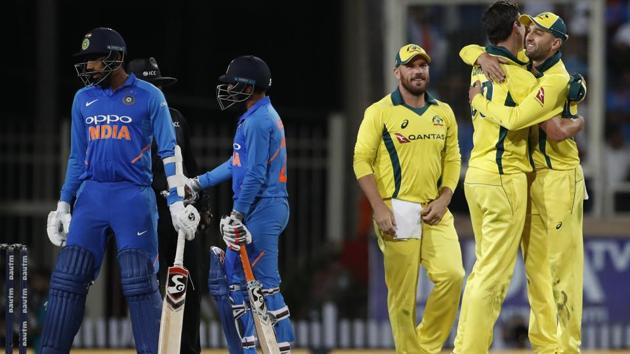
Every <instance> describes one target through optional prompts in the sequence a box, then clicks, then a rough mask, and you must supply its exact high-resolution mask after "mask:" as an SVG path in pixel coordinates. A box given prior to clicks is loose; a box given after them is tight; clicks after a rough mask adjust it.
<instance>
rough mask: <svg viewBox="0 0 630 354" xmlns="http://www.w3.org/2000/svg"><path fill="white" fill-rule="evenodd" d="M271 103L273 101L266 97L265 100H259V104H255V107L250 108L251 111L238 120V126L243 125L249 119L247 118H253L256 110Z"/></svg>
mask: <svg viewBox="0 0 630 354" xmlns="http://www.w3.org/2000/svg"><path fill="white" fill-rule="evenodd" d="M269 103H271V100H270V99H269V96H265V97H263V98H261V99H260V100H258V102H256V103H254V105H253V106H251V107H249V109H248V110H247V112H245V113H243V115H242V116H241V117H240V118H239V119H238V124H241V123H242V122H243V121H244V120H245V119H247V117H249V116H251V115H252V114H254V112H256V110H258V108H260V107H262V106H264V105H266V104H269Z"/></svg>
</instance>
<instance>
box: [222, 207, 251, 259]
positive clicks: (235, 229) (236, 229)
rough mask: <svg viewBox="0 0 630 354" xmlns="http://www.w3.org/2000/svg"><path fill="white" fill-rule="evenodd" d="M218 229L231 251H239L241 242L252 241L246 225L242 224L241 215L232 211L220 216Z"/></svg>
mask: <svg viewBox="0 0 630 354" xmlns="http://www.w3.org/2000/svg"><path fill="white" fill-rule="evenodd" d="M219 231H221V236H222V237H223V241H224V242H225V244H226V245H227V246H228V247H229V248H230V249H231V250H233V251H237V252H238V251H239V250H240V249H241V243H243V242H244V243H247V244H249V243H252V234H251V232H249V229H247V226H245V224H243V220H242V216H239V215H238V214H237V213H235V212H232V213H231V214H230V215H225V216H223V217H222V218H221V222H220V223H219Z"/></svg>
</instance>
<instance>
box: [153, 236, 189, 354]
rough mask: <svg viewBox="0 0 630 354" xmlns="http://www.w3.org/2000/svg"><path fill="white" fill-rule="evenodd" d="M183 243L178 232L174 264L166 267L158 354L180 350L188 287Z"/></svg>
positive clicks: (169, 353)
mask: <svg viewBox="0 0 630 354" xmlns="http://www.w3.org/2000/svg"><path fill="white" fill-rule="evenodd" d="M185 243H186V239H185V236H184V232H183V231H181V230H180V231H179V232H178V233H177V249H176V251H175V262H174V263H173V266H172V267H168V274H167V275H166V291H165V294H164V303H163V305H162V320H161V321H160V340H159V345H158V353H159V354H179V350H180V345H181V341H182V325H183V322H184V306H185V305H186V289H187V287H188V269H186V268H185V267H184V245H185Z"/></svg>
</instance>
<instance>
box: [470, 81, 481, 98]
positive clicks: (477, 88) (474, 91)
mask: <svg viewBox="0 0 630 354" xmlns="http://www.w3.org/2000/svg"><path fill="white" fill-rule="evenodd" d="M480 93H481V82H479V80H477V81H475V82H474V83H473V85H472V86H471V87H470V88H469V89H468V103H472V100H473V98H475V96H477V95H478V94H480Z"/></svg>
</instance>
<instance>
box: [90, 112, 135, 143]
mask: <svg viewBox="0 0 630 354" xmlns="http://www.w3.org/2000/svg"><path fill="white" fill-rule="evenodd" d="M131 122H133V119H132V118H131V117H129V116H119V115H116V114H99V115H95V116H89V117H86V118H85V125H88V126H89V127H88V131H89V135H90V140H98V139H117V140H122V139H125V140H131V136H130V134H129V128H128V127H127V126H126V125H117V124H115V125H109V124H112V123H123V124H129V123H131ZM91 125H94V126H91Z"/></svg>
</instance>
